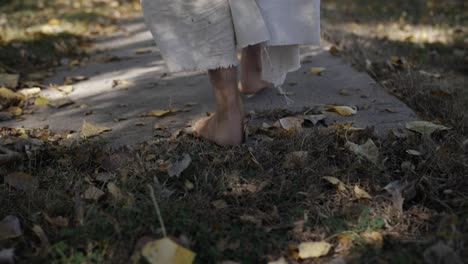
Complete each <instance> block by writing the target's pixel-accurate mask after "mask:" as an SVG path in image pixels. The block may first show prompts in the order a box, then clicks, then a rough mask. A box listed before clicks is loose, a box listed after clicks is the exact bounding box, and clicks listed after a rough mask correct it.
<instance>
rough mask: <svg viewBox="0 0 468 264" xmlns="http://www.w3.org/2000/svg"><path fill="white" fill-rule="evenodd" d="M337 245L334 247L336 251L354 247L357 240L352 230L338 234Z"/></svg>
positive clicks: (344, 250) (345, 250)
mask: <svg viewBox="0 0 468 264" xmlns="http://www.w3.org/2000/svg"><path fill="white" fill-rule="evenodd" d="M337 240H338V241H337V245H336V247H335V249H334V252H336V253H340V252H347V251H349V250H350V249H351V248H352V247H353V243H354V240H355V235H354V234H353V233H350V232H345V233H341V234H338V236H337Z"/></svg>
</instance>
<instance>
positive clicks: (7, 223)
mask: <svg viewBox="0 0 468 264" xmlns="http://www.w3.org/2000/svg"><path fill="white" fill-rule="evenodd" d="M22 235H23V229H22V228H21V224H20V221H19V219H18V217H16V216H13V215H7V216H6V217H5V218H3V220H2V221H0V241H1V240H5V239H10V238H16V237H19V236H22Z"/></svg>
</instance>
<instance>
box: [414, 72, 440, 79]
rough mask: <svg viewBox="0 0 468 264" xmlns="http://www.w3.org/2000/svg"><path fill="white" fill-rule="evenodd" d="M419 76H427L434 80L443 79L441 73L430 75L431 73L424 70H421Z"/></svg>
mask: <svg viewBox="0 0 468 264" xmlns="http://www.w3.org/2000/svg"><path fill="white" fill-rule="evenodd" d="M419 74H421V75H423V76H426V77H429V78H434V79H440V78H441V77H442V75H441V74H440V73H430V72H427V71H424V70H420V71H419Z"/></svg>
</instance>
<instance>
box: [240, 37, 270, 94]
mask: <svg viewBox="0 0 468 264" xmlns="http://www.w3.org/2000/svg"><path fill="white" fill-rule="evenodd" d="M261 48H262V46H261V44H257V45H253V46H248V47H245V48H244V49H242V60H241V81H240V84H239V91H240V92H241V93H246V94H253V93H256V92H259V91H261V90H263V89H265V88H271V87H272V86H273V85H272V84H270V83H268V82H265V81H263V80H262V50H261Z"/></svg>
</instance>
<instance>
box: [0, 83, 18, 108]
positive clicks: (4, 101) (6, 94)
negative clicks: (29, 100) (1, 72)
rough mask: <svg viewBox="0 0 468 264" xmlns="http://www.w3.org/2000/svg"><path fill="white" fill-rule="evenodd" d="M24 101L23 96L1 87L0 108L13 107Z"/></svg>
mask: <svg viewBox="0 0 468 264" xmlns="http://www.w3.org/2000/svg"><path fill="white" fill-rule="evenodd" d="M23 99H24V96H23V95H22V94H19V93H15V92H13V91H12V90H10V89H8V88H5V87H1V88H0V106H3V107H8V106H10V105H15V104H17V103H19V102H20V101H21V100H23Z"/></svg>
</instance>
